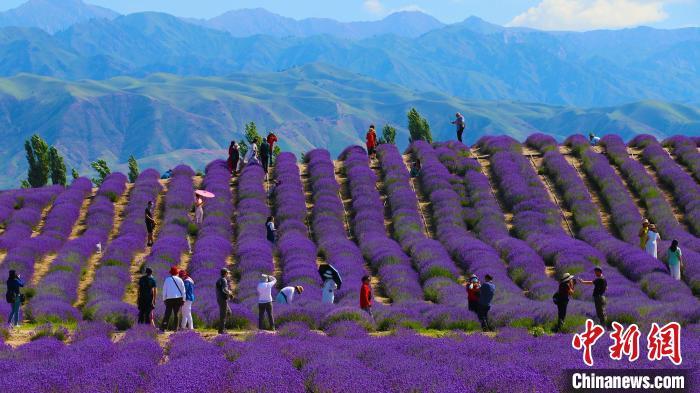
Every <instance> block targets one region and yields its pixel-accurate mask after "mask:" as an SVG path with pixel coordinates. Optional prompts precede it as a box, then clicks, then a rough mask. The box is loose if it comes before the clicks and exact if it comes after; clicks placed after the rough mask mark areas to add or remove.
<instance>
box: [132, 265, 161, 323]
mask: <svg viewBox="0 0 700 393" xmlns="http://www.w3.org/2000/svg"><path fill="white" fill-rule="evenodd" d="M157 287H158V284H157V283H156V279H155V278H153V270H151V268H150V267H147V268H146V273H145V274H144V275H143V276H141V278H139V292H138V297H137V300H136V304H137V305H138V308H139V319H138V323H140V324H148V325H151V326H155V321H154V320H153V310H154V309H155V308H156V296H157V295H158V288H157Z"/></svg>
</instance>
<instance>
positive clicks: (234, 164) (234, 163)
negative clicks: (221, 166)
mask: <svg viewBox="0 0 700 393" xmlns="http://www.w3.org/2000/svg"><path fill="white" fill-rule="evenodd" d="M240 158H241V153H240V151H239V150H238V143H236V141H231V145H230V146H229V147H228V160H227V161H226V164H227V165H228V171H229V172H231V174H232V175H233V174H236V172H237V171H238V160H240Z"/></svg>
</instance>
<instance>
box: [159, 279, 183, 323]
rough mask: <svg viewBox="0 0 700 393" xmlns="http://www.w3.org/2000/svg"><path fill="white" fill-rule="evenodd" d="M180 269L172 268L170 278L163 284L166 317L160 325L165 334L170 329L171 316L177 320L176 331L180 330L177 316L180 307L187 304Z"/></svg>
mask: <svg viewBox="0 0 700 393" xmlns="http://www.w3.org/2000/svg"><path fill="white" fill-rule="evenodd" d="M179 273H180V269H178V268H177V267H175V266H173V267H171V268H170V276H168V277H167V278H166V279H165V281H164V282H163V302H165V315H164V316H163V321H162V322H161V324H160V331H161V332H164V331H165V329H166V328H167V327H168V321H169V320H170V314H173V318H174V319H175V321H174V322H175V324H174V325H173V326H175V329H176V330H177V328H178V326H179V325H178V323H177V322H178V321H177V316H178V313H179V312H180V307H182V305H183V304H185V283H184V282H183V281H182V279H181V278H180V277H178V274H179Z"/></svg>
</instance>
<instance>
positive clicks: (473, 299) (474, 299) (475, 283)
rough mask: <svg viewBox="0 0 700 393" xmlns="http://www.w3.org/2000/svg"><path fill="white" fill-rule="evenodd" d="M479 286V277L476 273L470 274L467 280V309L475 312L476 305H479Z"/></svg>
mask: <svg viewBox="0 0 700 393" xmlns="http://www.w3.org/2000/svg"><path fill="white" fill-rule="evenodd" d="M480 288H481V283H479V278H478V277H477V276H476V274H472V275H471V276H470V277H469V282H468V283H467V301H468V302H469V310H471V311H474V312H476V310H477V306H478V305H479V289H480Z"/></svg>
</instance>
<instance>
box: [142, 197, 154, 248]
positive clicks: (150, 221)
mask: <svg viewBox="0 0 700 393" xmlns="http://www.w3.org/2000/svg"><path fill="white" fill-rule="evenodd" d="M145 220H146V231H148V246H149V247H150V246H152V245H153V230H154V229H156V219H155V218H154V217H153V201H148V206H146V217H145Z"/></svg>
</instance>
